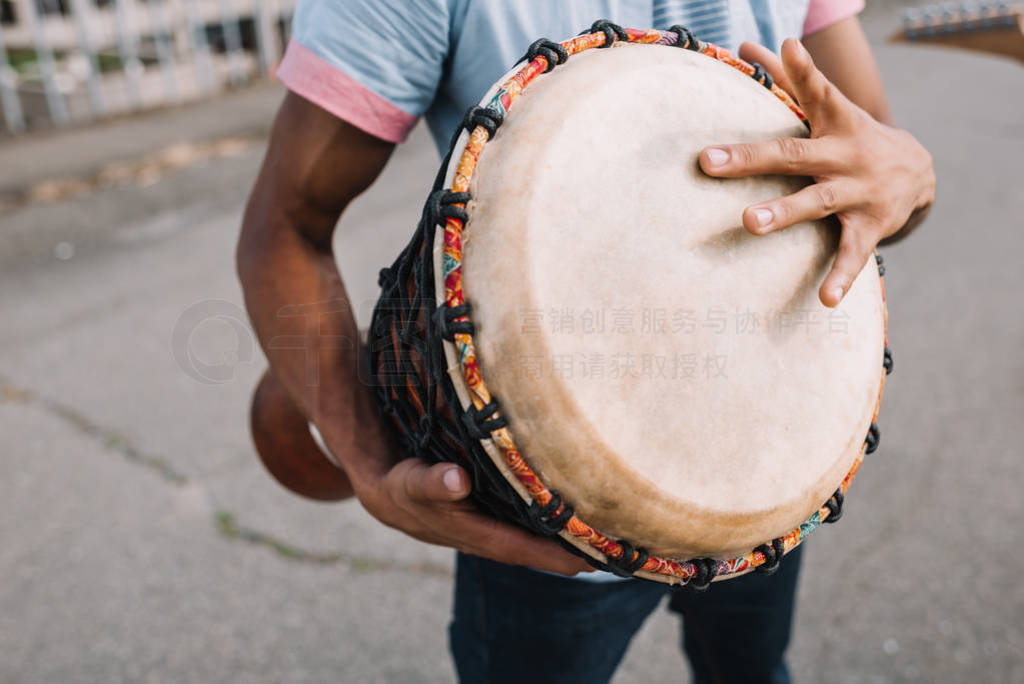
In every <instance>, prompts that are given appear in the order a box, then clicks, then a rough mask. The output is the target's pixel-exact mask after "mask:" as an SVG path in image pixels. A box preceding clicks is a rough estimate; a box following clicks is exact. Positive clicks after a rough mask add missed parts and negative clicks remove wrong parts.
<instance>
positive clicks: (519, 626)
mask: <svg viewBox="0 0 1024 684" xmlns="http://www.w3.org/2000/svg"><path fill="white" fill-rule="evenodd" d="M666 590H667V589H666V587H665V586H663V585H660V584H655V583H653V582H646V581H642V580H626V581H621V582H590V581H586V580H579V579H571V578H567V577H560V576H555V575H548V574H545V573H540V572H537V571H535V570H530V569H528V568H521V567H515V566H510V565H503V564H501V563H495V562H493V561H489V560H484V559H482V558H477V557H475V556H469V555H465V554H462V553H460V554H458V558H457V565H456V576H455V608H454V618H453V620H452V623H451V626H450V627H449V639H450V645H451V650H452V656H453V657H454V659H455V667H456V670H457V671H458V674H459V680H460V681H461V682H463V683H465V684H477V683H478V682H486V683H488V684H502V683H504V682H516V683H517V684H518V683H521V682H531V683H536V684H544V683H546V682H552V683H558V684H574V683H575V682H580V683H584V682H585V683H586V684H595V683H600V682H607V681H608V680H609V679H611V676H612V674H613V673H614V672H615V668H616V667H618V664H619V661H620V660H621V659H622V656H623V655H624V654H625V652H626V648H627V646H629V642H630V640H632V638H633V635H634V634H635V633H636V631H637V630H638V629H639V628H640V625H642V624H643V621H644V620H645V619H646V618H647V616H648V615H650V614H651V612H652V611H653V610H654V609H655V608H656V607H657V606H658V603H659V602H660V601H661V599H662V597H663V596H664V595H665V593H666Z"/></svg>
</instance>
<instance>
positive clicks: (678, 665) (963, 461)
mask: <svg viewBox="0 0 1024 684" xmlns="http://www.w3.org/2000/svg"><path fill="white" fill-rule="evenodd" d="M887 19H888V17H887V15H886V14H885V13H881V12H879V13H876V14H875V15H873V16H871V17H869V28H870V29H871V31H872V35H881V33H882V30H883V28H885V26H886V21H887ZM878 56H879V59H880V62H881V64H882V67H883V71H884V74H885V79H886V82H887V86H888V89H889V92H890V95H891V99H892V103H893V108H894V110H895V113H896V116H897V118H898V120H899V121H900V122H901V123H902V124H903V125H904V126H906V127H908V128H909V129H911V130H912V131H913V132H914V133H915V134H917V135H918V136H919V137H920V139H921V140H922V141H923V142H924V143H925V144H926V145H927V146H928V147H929V149H930V150H931V151H932V153H933V155H934V157H935V163H936V167H937V170H938V175H939V186H940V195H939V201H938V203H937V205H936V207H935V210H934V212H933V217H932V219H931V220H930V222H929V223H928V224H927V225H926V227H924V228H923V229H922V230H921V231H920V232H919V234H918V235H916V236H915V237H914V239H912V240H910V241H908V242H907V243H905V244H903V245H900V246H897V247H893V248H891V249H888V250H886V258H887V264H888V268H889V277H888V278H887V287H888V292H889V306H890V339H891V343H892V347H893V349H894V351H895V355H896V372H895V374H894V375H893V376H892V378H891V382H890V383H889V385H888V387H887V393H886V398H885V402H884V407H883V414H882V418H881V423H882V428H883V444H882V448H881V449H880V450H879V451H878V452H877V453H876V454H874V455H873V456H871V457H870V458H869V459H868V462H867V463H866V465H865V467H864V469H863V471H862V474H861V475H860V476H859V479H858V481H857V483H856V484H855V485H854V488H853V490H852V495H851V496H850V497H849V499H848V504H847V505H848V508H847V511H846V517H845V518H844V520H843V522H842V523H841V524H840V525H838V526H836V527H834V528H830V529H828V530H825V531H824V532H822V533H819V534H818V535H815V537H816V538H815V539H814V540H813V542H812V543H811V544H810V547H809V550H808V551H809V553H808V562H807V566H806V569H805V572H804V576H803V581H802V586H801V593H800V606H799V619H798V623H797V627H796V634H795V638H794V643H793V647H792V650H791V661H792V665H793V668H794V671H795V673H796V675H797V677H798V681H802V682H841V683H845V682H850V683H854V682H895V681H923V682H1000V683H1002V682H1014V681H1017V682H1020V681H1024V621H1022V619H1021V617H1020V616H1021V615H1022V611H1024V590H1022V589H1021V588H1020V586H1021V585H1020V581H1019V578H1020V573H1021V571H1022V569H1024V568H1022V565H1024V562H1022V561H1024V552H1022V551H1021V548H1022V546H1024V526H1022V525H1021V524H1020V522H1019V520H1020V517H1021V514H1022V512H1024V505H1022V503H1021V502H1022V498H1021V496H1020V484H1019V483H1020V481H1021V479H1022V477H1021V476H1022V471H1024V466H1022V465H1021V462H1022V456H1024V448H1022V447H1021V434H1022V427H1021V425H1022V417H1024V355H1022V353H1021V352H1022V351H1024V316H1022V313H1024V312H1022V307H1021V303H1020V298H1021V294H1022V286H1021V279H1022V276H1021V264H1022V263H1024V230H1022V228H1024V219H1022V216H1024V193H1022V192H1021V190H1020V181H1021V178H1022V172H1024V161H1022V160H1024V118H1022V116H1021V112H1022V111H1024V69H1022V68H1021V67H1020V66H1019V65H1018V64H1015V63H1011V62H1007V61H1000V60H995V59H989V58H984V57H980V56H974V55H966V54H960V53H952V52H941V51H932V50H927V49H921V50H915V49H907V48H896V47H886V46H881V47H879V49H878ZM278 96H279V94H278V93H277V92H276V91H274V90H264V91H261V92H260V93H257V94H255V95H253V96H251V98H250V100H248V101H247V104H246V107H245V111H246V112H248V114H247V116H248V117H249V118H250V119H251V120H252V121H254V122H257V124H258V122H259V121H269V117H270V115H271V113H272V111H273V104H274V102H275V101H276V99H277V98H278ZM247 97H249V96H247ZM233 107H234V109H232V108H233ZM225 108H226V111H238V109H237V105H234V104H230V103H229V104H226V105H225ZM199 119H201V120H202V121H206V122H207V123H206V124H196V127H195V128H194V129H193V133H192V135H191V139H193V140H195V139H196V138H202V137H204V136H206V135H207V134H209V135H213V134H215V133H218V134H223V135H228V134H239V133H241V132H251V130H250V128H251V127H250V128H246V129H244V130H243V129H235V130H224V131H221V130H220V129H219V128H218V127H217V126H213V127H212V128H204V126H206V125H207V124H208V123H209V121H208V120H207V119H206V118H204V117H199ZM155 120H156V121H157V123H155V124H154V123H147V121H146V120H143V121H133V122H132V126H133V127H134V128H133V130H135V132H136V134H138V135H142V136H145V135H147V130H149V129H147V126H152V127H153V129H152V130H151V131H150V133H151V134H152V135H153V136H154V137H155V138H157V139H158V140H159V141H160V143H159V144H160V145H161V146H162V145H165V144H170V143H171V142H174V139H173V137H168V136H167V135H166V130H165V129H166V125H167V124H166V122H165V121H163V120H160V119H159V118H157V119H155ZM151 121H152V120H151ZM157 129H159V130H157ZM181 130H182V135H183V136H189V130H188V129H186V128H182V129H181ZM197 131H198V132H197ZM67 140H72V139H71V138H68V139H67ZM97 141H98V142H97ZM90 144H93V145H100V146H101V145H102V144H103V143H102V138H101V137H96V138H95V139H94V142H90V137H89V136H78V138H77V142H74V141H73V140H72V141H71V142H68V155H69V160H72V161H69V164H70V165H71V166H73V167H74V168H75V173H84V172H91V171H92V170H94V169H93V168H92V167H90V166H89V163H92V162H89V163H87V161H83V160H88V159H93V160H94V162H95V163H94V164H93V166H95V165H96V164H100V163H101V162H100V158H101V157H103V155H102V154H99V153H98V152H97V151H96V150H92V151H90V149H88V146H89V145H90ZM40 145H43V143H40ZM20 149H21V150H22V152H21V154H22V155H29V154H31V153H32V150H33V149H39V148H33V147H32V145H29V144H26V145H25V146H24V147H22V148H20ZM43 149H47V148H46V147H45V145H43ZM49 149H51V152H50V153H53V151H52V146H51V148H49ZM119 149H120V148H119ZM128 151H130V150H128V149H127V148H125V153H126V154H127V153H128ZM261 152H262V148H261V145H260V144H258V143H251V142H249V143H245V144H240V146H238V147H237V148H236V149H234V151H232V152H231V153H229V154H215V155H213V156H210V157H209V158H208V159H206V160H205V161H202V163H199V164H193V165H190V166H188V167H187V168H185V169H179V170H173V169H172V170H168V171H165V172H161V173H155V174H154V173H150V174H149V175H145V174H143V176H142V178H141V179H139V178H136V179H135V180H130V181H126V182H125V183H124V184H121V185H116V184H115V185H113V186H110V187H101V188H100V189H98V190H96V189H93V190H92V191H90V192H88V193H86V194H85V195H84V196H82V197H78V198H70V199H65V200H63V201H58V202H55V203H49V204H40V203H38V202H36V203H30V204H28V205H25V206H21V207H20V208H15V209H9V210H7V211H6V212H5V213H3V214H2V215H0V264H3V268H2V270H0V321H2V323H0V435H2V437H3V441H2V444H3V457H2V458H0V502H2V503H0V506H2V510H3V515H2V516H0V539H2V540H3V543H2V544H0V576H2V577H3V582H0V654H3V655H2V656H0V681H2V682H12V683H13V682H72V681H76V682H77V681H83V682H120V681H132V682H135V681H144V682H220V681H232V682H236V681H237V682H304V681H308V682H339V681H343V682H437V681H449V680H451V679H452V678H453V673H452V670H451V667H450V665H449V662H448V658H447V654H446V636H445V630H446V622H447V618H448V612H449V606H450V600H451V556H450V553H449V552H448V551H446V550H444V549H440V548H434V547H427V546H424V545H421V544H418V543H416V542H413V541H410V540H408V539H406V538H404V537H403V536H401V535H399V534H397V533H395V532H392V531H390V530H387V529H385V528H384V527H383V526H381V525H380V524H378V523H376V522H375V521H374V520H372V519H371V518H369V516H367V515H366V514H365V513H363V512H362V511H361V509H360V508H359V506H358V504H356V503H345V504H341V505H320V504H313V503H309V502H305V501H302V500H300V499H298V498H296V497H293V496H291V495H289V494H287V493H285V492H284V491H282V490H281V489H280V488H278V487H277V486H276V485H275V484H274V483H273V482H271V481H270V479H269V478H268V477H267V476H266V475H265V474H264V473H263V472H262V471H261V469H260V467H259V466H258V465H257V463H256V461H255V459H254V456H253V452H252V449H251V447H250V444H249V441H248V437H247V434H246V429H245V415H246V403H247V401H248V397H249V393H250V390H251V387H252V385H253V383H254V382H255V380H256V378H257V377H258V374H259V373H260V371H261V369H262V366H263V361H262V359H261V358H260V356H259V352H258V350H256V349H255V348H254V347H253V346H252V340H251V338H250V337H248V336H247V334H245V333H244V328H243V332H242V333H241V334H239V332H238V327H237V325H241V323H240V322H241V321H242V320H243V319H242V317H241V310H240V308H239V307H240V295H239V290H238V286H237V284H236V282H235V278H234V274H233V265H232V249H233V242H234V239H235V235H236V230H237V225H238V221H239V212H240V209H241V206H242V203H243V201H244V196H245V193H246V191H247V189H248V185H249V184H250V183H251V181H252V178H253V177H254V175H255V172H256V165H257V164H258V161H259V158H260V155H261ZM2 154H3V150H0V155H2ZM90 155H91V156H90ZM113 158H116V157H111V159H113ZM22 159H25V160H26V162H25V163H26V164H28V161H30V160H29V159H28V157H27V156H23V157H22ZM108 161H109V160H108ZM435 164H436V159H435V158H434V153H433V151H432V149H431V148H430V145H429V143H428V141H427V139H426V136H425V135H424V134H423V131H422V130H420V131H418V132H417V134H416V135H415V136H414V138H413V140H412V142H411V143H410V144H408V145H406V146H404V147H402V148H401V149H400V150H399V152H398V153H397V154H396V156H395V158H394V161H393V162H392V163H391V165H390V166H389V168H388V170H387V171H386V173H385V176H384V177H383V178H382V179H381V180H380V181H379V182H378V183H377V184H376V186H375V187H374V188H373V189H372V190H371V191H370V192H369V193H368V194H367V195H366V196H365V197H363V198H361V199H360V200H359V201H358V202H357V204H356V206H354V207H353V208H352V209H351V211H350V212H349V214H348V215H347V216H346V218H345V220H344V221H343V226H342V230H341V231H340V233H341V235H340V236H339V238H338V244H337V253H338V256H339V261H340V263H341V267H342V271H343V272H344V273H345V274H346V276H347V280H348V283H349V288H350V293H351V294H352V297H353V300H354V301H356V302H362V303H368V302H370V301H372V299H373V297H374V296H375V290H376V287H375V284H374V280H375V277H376V270H377V268H379V266H381V265H383V264H385V263H386V262H388V261H389V260H390V259H391V258H392V256H393V255H394V253H396V251H397V248H398V246H400V244H401V243H402V242H403V241H404V240H405V239H406V237H407V236H408V234H409V232H410V231H411V228H412V226H413V224H414V221H415V218H416V216H417V214H418V208H417V205H418V204H419V202H420V201H422V198H423V196H424V193H425V191H426V190H427V186H428V184H429V182H430V178H431V176H432V167H433V166H434V165H435ZM40 167H45V164H42V162H38V161H36V162H32V164H31V165H30V166H26V169H28V171H26V174H27V177H29V176H30V177H31V178H29V180H31V181H32V182H33V183H34V182H36V181H38V180H40V177H39V175H38V174H39V173H41V171H38V169H39V168H40ZM7 168H8V169H9V167H7ZM29 172H30V173H29ZM11 178H12V176H11V175H10V174H8V175H5V176H3V178H2V180H3V181H4V188H5V189H9V188H11V187H17V184H18V179H17V178H16V177H14V178H13V180H10V179H11ZM8 181H10V183H11V184H10V185H8ZM197 321H201V322H198V323H197ZM182 330H188V331H190V332H191V333H192V334H191V336H189V337H188V343H187V344H183V343H180V342H177V341H175V340H176V338H175V331H178V332H179V333H180V332H181V331H182ZM189 353H190V354H191V356H189ZM176 356H177V357H178V358H176ZM183 358H184V359H185V360H184V361H183V360H182V359H183ZM200 363H202V364H207V365H206V366H204V367H202V368H200V366H199V364H200ZM678 638H679V631H678V626H677V625H676V623H675V621H674V620H673V618H672V617H670V616H669V615H668V614H667V613H666V612H664V610H662V611H659V612H658V613H657V614H656V615H655V616H654V617H653V618H652V619H651V620H650V621H649V622H648V623H647V625H646V626H645V627H644V629H643V630H642V632H641V633H640V635H639V636H638V638H637V639H636V641H635V642H634V644H633V646H632V648H631V650H630V652H629V654H628V656H627V658H626V661H625V663H624V664H623V666H622V668H621V669H620V671H619V674H618V676H617V679H616V681H621V682H629V681H638V680H643V681H657V682H667V681H685V679H686V676H687V675H686V666H685V663H684V661H683V659H682V657H681V655H680V653H679V650H678V648H677V647H676V642H677V640H678Z"/></svg>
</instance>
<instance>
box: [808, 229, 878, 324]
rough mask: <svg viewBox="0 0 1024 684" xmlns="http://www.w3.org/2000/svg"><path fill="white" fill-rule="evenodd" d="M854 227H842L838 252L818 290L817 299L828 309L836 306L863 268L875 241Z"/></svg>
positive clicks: (865, 232) (866, 233)
mask: <svg viewBox="0 0 1024 684" xmlns="http://www.w3.org/2000/svg"><path fill="white" fill-rule="evenodd" d="M855 228H856V227H855V226H850V225H844V226H843V233H842V236H841V237H840V238H839V252H838V253H837V254H836V259H835V261H834V262H833V263H832V270H831V271H829V273H828V275H827V276H825V281H824V282H823V283H822V284H821V289H819V290H818V298H819V299H821V303H822V304H824V305H825V306H828V307H835V306H838V304H839V302H841V301H842V299H843V297H845V296H846V293H847V292H849V291H850V286H851V285H853V281H854V280H855V279H856V278H857V275H858V274H859V273H860V272H861V269H863V268H864V264H866V263H867V261H868V258H869V257H870V256H871V253H872V250H874V248H875V243H876V242H877V240H872V239H870V237H869V235H868V232H867V231H865V230H856V229H855Z"/></svg>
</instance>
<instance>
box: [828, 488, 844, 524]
mask: <svg viewBox="0 0 1024 684" xmlns="http://www.w3.org/2000/svg"><path fill="white" fill-rule="evenodd" d="M845 499H846V497H845V496H844V495H843V490H842V489H837V490H836V491H835V493H834V494H832V496H831V497H830V498H829V500H828V501H826V502H825V507H826V508H828V517H827V518H825V522H827V523H836V522H839V519H840V518H842V517H843V501H844V500H845Z"/></svg>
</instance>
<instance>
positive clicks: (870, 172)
mask: <svg viewBox="0 0 1024 684" xmlns="http://www.w3.org/2000/svg"><path fill="white" fill-rule="evenodd" d="M740 56H741V57H743V58H744V59H746V60H748V61H756V62H758V63H760V64H762V65H763V66H764V68H765V69H766V70H767V71H768V73H769V74H771V76H772V78H773V79H774V80H775V83H776V84H777V85H778V86H779V87H781V88H783V89H784V90H786V91H787V92H788V93H789V94H790V95H791V96H792V97H793V98H794V99H795V100H796V101H797V102H798V103H799V104H800V107H801V108H802V109H803V110H804V113H805V114H806V116H807V119H808V121H809V122H810V124H811V137H810V138H809V139H807V138H780V139H776V140H771V141H768V142H763V143H748V144H738V145H720V146H715V147H709V148H706V149H704V150H703V151H702V152H701V155H700V165H701V168H702V169H703V170H704V172H705V173H707V174H708V175H711V176H717V177H722V178H739V177H744V176H753V175H760V174H787V175H800V176H810V177H811V178H813V180H814V183H812V184H811V185H808V186H807V187H805V188H804V189H802V190H799V191H798V192H795V193H793V194H792V195H788V196H786V197H780V198H777V199H775V200H772V201H770V202H763V203H760V204H757V205H754V206H750V207H747V208H746V210H744V212H743V225H744V227H745V228H746V229H747V230H749V231H750V232H751V233H754V234H755V235H763V234H765V233H770V232H772V231H775V230H779V229H781V228H786V227H788V226H791V225H794V224H796V223H800V222H803V221H809V220H814V219H820V218H824V217H826V216H831V215H834V216H835V217H836V218H837V219H838V220H839V223H840V225H841V226H842V234H841V237H840V240H839V251H838V253H837V255H836V259H835V262H834V264H833V266H832V269H831V271H830V272H829V274H828V275H827V276H826V277H825V280H824V282H823V283H822V284H821V288H820V290H819V297H820V299H821V302H822V303H823V304H825V305H826V306H830V307H834V306H836V305H838V304H839V302H840V301H841V300H842V298H843V297H844V296H845V295H846V293H847V291H849V288H850V286H851V285H852V284H853V281H854V279H855V278H856V277H857V274H858V273H860V271H861V269H862V268H863V267H864V264H865V263H866V262H867V260H868V258H869V257H870V256H871V252H872V250H874V248H875V246H876V245H878V244H879V242H882V241H883V240H886V239H887V238H895V239H899V238H901V237H903V236H904V235H906V234H907V233H908V232H909V231H910V230H911V229H912V228H913V227H914V226H916V225H917V223H919V222H920V219H921V218H923V216H924V214H925V212H926V211H927V209H928V208H929V207H930V205H931V203H932V201H933V199H934V196H935V175H934V172H933V170H932V163H931V157H930V155H929V154H928V152H927V151H926V150H925V149H924V147H922V146H921V144H920V143H918V142H917V140H915V139H914V137H913V136H912V135H910V134H909V133H907V132H906V131H903V130H900V129H896V128H893V127H891V126H888V125H886V124H885V123H882V122H880V121H877V120H876V119H874V118H873V117H872V116H871V115H870V114H868V113H867V112H866V111H864V110H863V109H861V108H860V107H858V106H857V105H856V104H854V103H853V102H851V101H850V100H849V99H848V98H847V97H846V96H845V95H843V93H841V92H840V91H839V89H838V88H836V87H835V86H834V85H833V84H832V83H831V82H829V80H828V79H827V78H825V76H824V74H822V73H821V71H820V70H819V69H818V68H817V66H816V65H815V64H814V61H813V60H812V59H811V56H810V55H809V54H808V53H807V50H806V49H805V48H804V47H803V45H802V44H801V43H800V42H799V41H797V40H795V39H789V40H787V41H786V42H785V43H783V46H782V58H781V59H780V58H779V57H777V56H776V55H774V54H773V53H772V52H771V51H769V50H768V49H766V48H764V47H761V46H759V45H754V44H752V43H744V44H743V46H742V47H741V48H740ZM883 116H884V114H883Z"/></svg>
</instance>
